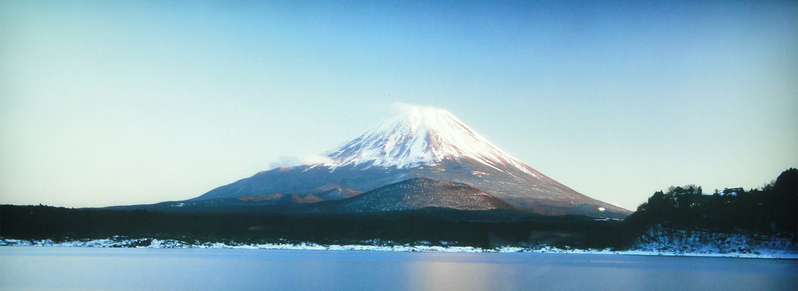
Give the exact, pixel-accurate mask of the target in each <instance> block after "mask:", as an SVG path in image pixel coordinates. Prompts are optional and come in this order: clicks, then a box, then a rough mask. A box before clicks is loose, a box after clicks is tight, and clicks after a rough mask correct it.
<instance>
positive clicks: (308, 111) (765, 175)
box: [0, 1, 798, 210]
mask: <svg viewBox="0 0 798 291" xmlns="http://www.w3.org/2000/svg"><path fill="white" fill-rule="evenodd" d="M796 27H798V4H797V3H796V2H794V1H792V2H788V1H738V2H734V3H725V2H715V1H697V2H696V1H689V2H688V1H684V2H680V1H677V2H669V3H660V2H653V1H642V2H633V3H617V2H615V3H581V2H575V1H574V2H571V1H565V2H545V1H544V2H535V3H530V2H524V1H519V2H512V1H511V2H501V3H490V4H479V3H463V4H458V5H453V4H449V3H444V2H427V1H425V2H421V1H419V2H415V1H411V2H401V3H378V4H361V3H352V2H346V3H338V4H337V5H333V4H328V3H294V2H269V3H257V2H238V3H232V4H231V3H228V2H213V1H211V2H203V3H192V2H180V1H178V2H171V3H168V4H164V3H159V2H147V1H134V2H114V3H62V2H47V1H42V2H31V1H5V2H4V5H2V6H0V43H2V46H0V64H2V65H0V203H4V204H5V203H11V204H39V203H42V204H47V205H55V206H67V207H89V206H110V205H126V204H142V203H155V202H161V201H167V200H183V199H189V198H193V197H196V196H199V195H201V194H203V193H205V192H207V191H208V190H211V189H213V188H215V187H217V186H221V185H225V184H228V183H231V182H234V181H236V180H238V179H241V178H245V177H249V176H251V175H253V174H255V173H256V172H258V171H263V170H268V169H270V168H273V167H275V166H280V165H296V164H299V163H307V162H309V161H312V159H313V157H314V156H318V155H319V154H321V153H323V152H325V151H327V150H330V149H333V148H335V147H336V146H338V145H340V144H341V143H343V142H345V141H347V140H350V139H352V138H354V137H357V136H359V135H360V134H362V133H363V132H365V131H366V130H368V129H371V128H373V127H374V126H377V125H378V124H379V123H380V122H381V121H382V120H384V119H386V118H389V117H392V116H393V115H395V114H396V113H397V108H399V107H404V106H403V105H399V104H414V105H429V106H434V107H437V108H443V109H446V110H448V111H449V112H451V113H453V114H454V115H455V116H457V117H458V118H459V119H460V120H462V121H463V122H464V123H465V124H467V125H468V126H470V127H471V128H473V129H474V130H475V131H476V132H478V133H479V134H480V135H482V136H484V137H485V138H486V139H487V140H489V141H491V142H492V143H493V144H495V145H496V146H498V147H499V148H500V149H502V150H503V151H505V152H507V153H509V154H510V155H512V156H514V157H516V158H518V159H519V160H521V161H523V162H524V163H526V164H528V165H529V166H531V167H532V168H535V169H537V170H538V171H540V172H542V173H544V174H546V175H547V176H549V177H551V178H553V179H555V180H557V181H559V182H561V183H563V184H565V185H567V186H569V187H571V188H573V189H574V190H576V191H578V192H581V193H583V194H585V195H588V196H590V197H593V198H596V199H599V200H602V201H606V202H610V203H614V204H617V205H619V206H622V207H625V208H627V209H630V210H634V209H635V208H636V207H637V205H639V204H640V203H642V202H644V201H645V199H646V198H648V197H649V196H650V195H651V194H653V193H654V192H655V191H658V190H662V189H666V188H667V187H669V186H672V185H685V184H695V185H699V186H702V187H703V189H704V191H705V192H711V191H713V190H714V189H715V188H719V189H722V188H723V187H745V188H746V189H748V188H754V187H760V186H762V185H763V184H764V183H767V182H769V181H771V180H773V179H775V178H776V177H777V176H778V174H779V173H781V171H784V170H786V169H787V168H790V167H796V166H798V151H796V150H795V149H796V148H798V115H796V112H798V83H796V82H795V80H798V29H796Z"/></svg>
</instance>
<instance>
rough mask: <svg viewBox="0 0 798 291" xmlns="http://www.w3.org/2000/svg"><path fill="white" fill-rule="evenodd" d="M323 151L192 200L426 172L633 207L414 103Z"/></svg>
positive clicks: (527, 203)
mask: <svg viewBox="0 0 798 291" xmlns="http://www.w3.org/2000/svg"><path fill="white" fill-rule="evenodd" d="M323 155H324V156H325V157H326V158H327V159H328V161H327V162H324V163H317V164H312V165H302V166H297V167H280V168H276V169H272V170H269V171H264V172H260V173H257V174H255V175H254V176H252V177H249V178H245V179H241V180H239V181H236V182H234V183H231V184H229V185H225V186H221V187H218V188H216V189H213V190H211V191H209V192H208V193H205V194H203V195H201V196H199V197H197V198H194V199H192V200H195V201H196V200H209V199H221V198H238V197H244V196H251V197H257V196H260V195H267V194H272V193H294V194H297V195H299V196H306V195H314V196H315V197H322V196H323V195H319V193H322V192H324V191H329V190H330V189H337V190H335V191H333V192H332V194H330V195H326V196H325V197H323V198H322V199H324V200H328V201H329V200H338V199H354V197H356V195H357V194H358V193H361V192H366V191H370V190H374V189H377V188H379V187H382V186H386V185H390V184H393V183H397V182H401V181H404V180H408V179H413V178H420V177H426V178H430V179H434V180H438V181H443V182H452V183H461V184H465V185H468V186H471V187H473V188H476V189H479V190H481V191H484V192H486V193H489V194H490V195H492V196H493V197H495V198H497V199H500V200H502V201H504V202H506V203H508V204H510V205H512V206H513V207H516V208H518V209H522V210H527V211H533V212H536V213H541V214H547V215H564V214H581V215H589V216H594V217H612V218H623V217H625V216H627V215H628V214H629V213H631V212H630V211H628V210H626V209H623V208H621V207H618V206H615V205H612V204H609V203H605V202H602V201H598V200H595V199H592V198H590V197H588V196H585V195H583V194H581V193H579V192H576V191H574V190H573V189H571V188H568V187H567V186H565V185H563V184H560V183H559V182H557V181H555V180H553V179H551V178H549V177H547V176H545V175H543V174H542V173H540V172H538V171H537V170H535V169H533V168H531V167H529V166H528V165H526V164H525V163H523V162H522V161H520V160H518V159H516V158H514V157H512V156H510V155H509V154H507V153H505V152H504V151H502V150H501V149H499V148H498V147H497V146H495V145H494V144H492V143H491V142H490V141H488V140H487V139H485V138H484V137H482V136H481V135H479V134H478V133H476V132H475V131H474V130H473V129H471V128H470V127H468V126H467V125H465V124H464V123H463V122H462V121H460V120H459V119H457V117H455V116H454V115H452V114H451V113H449V112H448V111H446V110H443V109H437V108H431V107H415V108H412V109H411V110H408V111H407V112H406V113H404V114H402V115H399V116H397V117H395V118H393V119H391V120H388V121H387V122H385V123H383V124H381V125H380V126H378V127H376V128H374V129H371V130H369V131H367V132H366V133H364V134H363V135H361V136H359V137H357V138H355V139H353V140H351V141H349V142H346V143H344V144H343V145H341V146H340V147H338V148H336V149H333V150H331V151H328V152H326V153H324V154H323ZM433 184H434V183H433ZM325 189H327V190H325ZM353 196H354V197H353ZM348 197H352V198H348Z"/></svg>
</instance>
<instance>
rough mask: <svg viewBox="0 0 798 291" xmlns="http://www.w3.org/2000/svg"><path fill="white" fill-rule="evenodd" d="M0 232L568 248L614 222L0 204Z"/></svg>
mask: <svg viewBox="0 0 798 291" xmlns="http://www.w3.org/2000/svg"><path fill="white" fill-rule="evenodd" d="M0 211H1V212H0V219H1V220H0V236H2V237H5V238H17V239H48V238H49V239H54V240H56V241H58V240H65V239H83V238H108V237H111V236H115V235H123V236H127V237H131V238H159V239H178V240H182V241H186V242H194V241H200V242H230V241H235V242H239V243H275V242H280V241H289V242H315V243H320V244H349V243H355V244H356V243H362V242H363V241H366V240H372V239H379V240H380V241H384V242H387V241H391V242H393V243H396V244H405V243H411V244H412V243H416V242H419V241H427V242H430V243H431V244H434V245H440V244H443V242H447V243H454V242H456V244H457V245H467V246H476V247H483V248H493V247H496V246H501V245H516V246H530V243H531V242H538V243H546V244H550V245H562V246H564V245H568V246H572V247H585V248H587V247H591V248H604V247H609V246H611V245H613V239H614V236H613V235H612V234H611V232H612V231H615V230H617V229H618V225H619V224H620V222H615V221H595V220H594V219H593V218H590V217H583V216H559V217H549V216H541V215H534V214H528V213H520V212H506V211H485V212H469V211H458V210H447V209H423V210H418V211H403V212H387V213H368V214H335V215H307V214H305V215H288V214H260V215H257V214H241V213H185V212H158V211H146V210H134V211H128V210H107V209H68V208H57V207H50V206H13V205H2V206H0Z"/></svg>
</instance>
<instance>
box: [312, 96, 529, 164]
mask: <svg viewBox="0 0 798 291" xmlns="http://www.w3.org/2000/svg"><path fill="white" fill-rule="evenodd" d="M324 156H326V157H328V158H330V159H331V160H332V162H330V163H326V164H325V165H326V166H330V167H332V168H337V167H342V166H347V165H361V164H363V165H367V166H378V167H386V168H389V167H396V168H412V167H417V166H421V165H434V164H435V163H437V162H440V161H442V160H444V159H455V160H457V159H463V158H469V159H473V160H476V161H478V162H480V163H483V164H485V165H488V166H490V167H491V168H494V169H496V170H499V171H502V170H501V169H500V168H499V167H498V166H500V165H503V166H511V167H515V168H518V169H519V170H521V171H523V172H526V173H529V174H531V172H530V170H529V167H528V166H526V165H525V164H524V163H523V162H521V161H519V160H518V159H516V158H513V157H512V156H510V155H509V154H507V153H505V152H504V151H502V150H500V149H499V148H498V147H496V146H495V145H493V144H492V143H491V142H489V141H488V140H487V139H485V138H484V137H482V136H481V135H479V134H478V133H476V132H475V131H474V130H473V129H471V128H470V127H468V126H467V125H465V124H464V123H463V122H462V121H460V120H459V119H457V117H455V116H454V115H453V114H451V113H449V112H448V111H446V110H444V109H439V108H433V107H413V108H411V109H409V110H408V111H407V112H405V113H403V114H401V115H399V116H397V117H395V118H393V119H390V120H388V121H387V122H385V123H383V124H381V125H380V126H378V127H376V128H374V129H372V130H369V131H368V132H366V133H365V134H363V135H361V136H360V137H358V138H356V139H353V140H351V141H349V142H347V143H345V144H344V145H342V146H340V147H339V148H337V149H335V150H332V151H329V152H326V153H324Z"/></svg>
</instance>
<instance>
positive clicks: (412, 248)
mask: <svg viewBox="0 0 798 291" xmlns="http://www.w3.org/2000/svg"><path fill="white" fill-rule="evenodd" d="M363 243H369V241H366V242H363ZM371 243H379V242H378V241H371ZM15 246H18V247H83V248H149V249H250V250H316V251H378V252H429V253H539V254H596V255H638V256H673V257H716V258H750V259H788V260H798V253H796V252H790V251H785V250H768V251H754V252H726V253H720V252H712V251H699V252H684V251H676V250H673V249H667V248H666V249H659V250H657V249H631V250H611V249H576V248H570V247H567V246H566V247H565V248H559V247H553V246H542V247H538V248H524V247H510V246H503V247H497V248H491V249H483V248H479V247H470V246H454V245H452V246H435V245H429V244H428V242H419V244H402V245H394V244H391V243H390V242H389V243H382V244H345V245H337V244H331V245H319V244H315V243H309V242H301V243H288V242H285V243H266V244H243V243H236V242H230V243H229V244H228V243H221V242H216V243H210V242H205V243H201V242H195V243H187V242H183V241H179V240H174V239H163V240H159V239H148V238H145V239H120V238H119V237H115V238H108V239H83V240H70V241H63V242H54V241H53V240H51V239H42V240H22V239H2V238H0V247H15Z"/></svg>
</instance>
